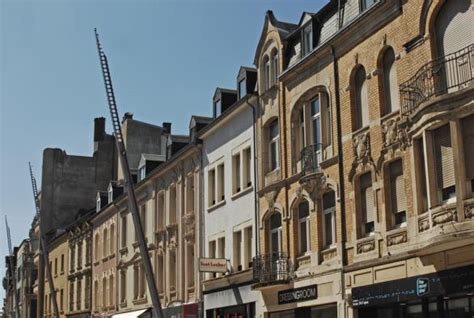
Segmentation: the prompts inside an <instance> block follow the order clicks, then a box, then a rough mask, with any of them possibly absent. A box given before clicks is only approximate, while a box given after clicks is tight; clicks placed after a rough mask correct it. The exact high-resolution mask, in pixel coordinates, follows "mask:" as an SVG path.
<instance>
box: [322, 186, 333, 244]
mask: <svg viewBox="0 0 474 318" xmlns="http://www.w3.org/2000/svg"><path fill="white" fill-rule="evenodd" d="M323 234H324V247H326V248H329V247H332V246H333V245H334V244H335V243H336V194H335V193H334V191H330V192H328V193H325V194H324V195H323Z"/></svg>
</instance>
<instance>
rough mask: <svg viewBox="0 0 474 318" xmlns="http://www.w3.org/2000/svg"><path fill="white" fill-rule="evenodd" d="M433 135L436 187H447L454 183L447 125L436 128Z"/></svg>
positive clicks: (452, 159) (451, 150) (451, 149)
mask: <svg viewBox="0 0 474 318" xmlns="http://www.w3.org/2000/svg"><path fill="white" fill-rule="evenodd" d="M433 135H434V144H435V157H436V174H437V178H438V187H440V188H441V189H445V188H449V187H452V186H454V185H455V179H454V156H453V148H452V146H451V133H450V130H449V125H445V126H443V127H441V128H438V129H436V130H435V133H434V134H433Z"/></svg>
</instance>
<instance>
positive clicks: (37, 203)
mask: <svg viewBox="0 0 474 318" xmlns="http://www.w3.org/2000/svg"><path fill="white" fill-rule="evenodd" d="M28 166H29V167H30V177H31V186H32V188H33V198H34V200H35V208H36V216H37V217H38V220H39V224H40V229H39V232H40V254H42V255H43V263H44V266H45V268H46V275H48V285H49V298H50V300H51V303H52V304H53V315H54V317H57V318H59V309H58V302H57V299H56V289H55V288H54V282H53V274H52V272H51V267H50V266H49V256H48V246H47V244H46V239H45V235H44V233H43V230H42V229H41V217H40V210H41V208H40V201H39V196H38V188H37V186H36V179H35V176H34V175H33V169H32V168H31V163H30V162H28ZM40 283H41V282H40Z"/></svg>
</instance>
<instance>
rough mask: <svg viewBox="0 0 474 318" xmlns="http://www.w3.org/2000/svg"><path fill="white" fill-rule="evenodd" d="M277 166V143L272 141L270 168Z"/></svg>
mask: <svg viewBox="0 0 474 318" xmlns="http://www.w3.org/2000/svg"><path fill="white" fill-rule="evenodd" d="M276 167H277V144H276V142H272V143H271V144H270V170H274V169H276Z"/></svg>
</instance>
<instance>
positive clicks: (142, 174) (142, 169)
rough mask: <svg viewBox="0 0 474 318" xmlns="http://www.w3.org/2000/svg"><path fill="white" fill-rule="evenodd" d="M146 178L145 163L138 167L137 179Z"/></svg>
mask: <svg viewBox="0 0 474 318" xmlns="http://www.w3.org/2000/svg"><path fill="white" fill-rule="evenodd" d="M145 178H146V165H145V166H143V167H140V169H138V181H141V180H143V179H145Z"/></svg>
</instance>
